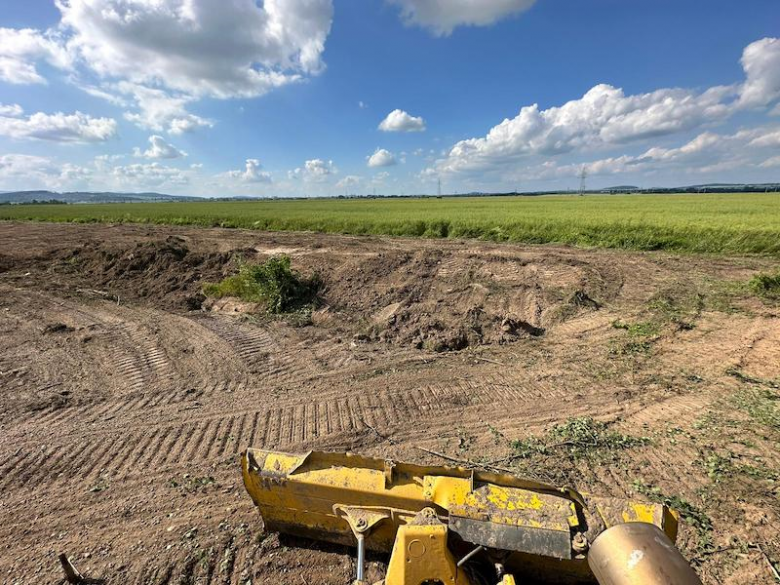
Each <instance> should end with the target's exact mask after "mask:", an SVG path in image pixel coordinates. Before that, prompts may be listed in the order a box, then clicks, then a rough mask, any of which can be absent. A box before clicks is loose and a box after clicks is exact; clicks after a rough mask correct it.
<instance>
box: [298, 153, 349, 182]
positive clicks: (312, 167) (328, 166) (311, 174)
mask: <svg viewBox="0 0 780 585" xmlns="http://www.w3.org/2000/svg"><path fill="white" fill-rule="evenodd" d="M336 173H338V169H336V167H335V166H334V164H333V161H332V160H329V161H325V160H322V159H320V158H315V159H311V160H307V161H306V162H305V163H304V165H303V167H298V168H296V169H294V170H292V171H289V172H288V173H287V176H288V177H289V178H290V179H303V180H304V181H306V182H308V183H322V182H325V181H327V180H328V179H329V177H330V176H331V175H335V174H336Z"/></svg>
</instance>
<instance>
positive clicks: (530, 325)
mask: <svg viewBox="0 0 780 585" xmlns="http://www.w3.org/2000/svg"><path fill="white" fill-rule="evenodd" d="M536 260H537V261H534V262H531V261H529V260H528V259H524V258H506V257H496V258H493V259H491V260H490V261H488V262H485V260H484V258H481V257H480V258H475V257H469V256H468V255H466V256H464V255H462V254H461V255H454V254H452V253H447V252H444V251H439V250H422V251H415V252H408V251H399V252H396V251H390V252H385V253H381V254H378V255H376V256H374V257H369V258H363V259H361V260H360V261H357V262H355V261H353V262H349V263H346V264H345V265H344V266H342V267H341V268H339V269H338V270H337V271H336V272H335V273H333V274H330V275H323V278H324V281H325V283H326V288H325V291H324V294H323V298H324V301H325V303H326V305H327V306H328V310H329V311H334V312H337V313H340V314H343V315H345V316H346V317H347V318H348V319H351V320H352V322H353V323H354V324H355V327H356V332H355V334H354V335H355V341H357V342H368V341H384V342H387V343H400V344H405V345H412V346H414V347H416V348H418V349H429V350H433V351H437V352H441V351H452V350H460V349H464V348H466V347H470V346H476V345H494V344H506V343H512V342H514V341H517V340H519V339H523V338H529V337H540V336H542V335H544V333H545V330H546V329H548V328H549V327H551V326H553V325H554V324H555V323H557V322H560V321H562V320H564V319H567V318H570V317H573V316H576V315H578V314H581V313H582V312H584V311H595V310H598V309H599V308H600V303H599V302H598V301H595V300H594V299H593V298H592V297H591V295H593V296H596V295H598V296H602V295H609V294H610V292H609V291H608V290H606V288H605V287H603V286H602V285H601V278H600V274H598V271H597V270H596V269H595V268H594V267H592V266H591V267H588V266H572V265H570V264H569V263H561V262H560V261H559V260H557V259H555V258H554V257H550V258H541V259H536ZM591 273H594V274H591ZM582 287H586V288H588V289H589V291H590V292H586V291H585V290H583V288H582ZM591 289H592V291H591Z"/></svg>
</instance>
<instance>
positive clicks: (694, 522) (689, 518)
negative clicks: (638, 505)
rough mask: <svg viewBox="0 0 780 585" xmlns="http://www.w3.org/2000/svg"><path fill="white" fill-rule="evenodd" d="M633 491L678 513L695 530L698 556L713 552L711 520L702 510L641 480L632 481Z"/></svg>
mask: <svg viewBox="0 0 780 585" xmlns="http://www.w3.org/2000/svg"><path fill="white" fill-rule="evenodd" d="M634 490H635V491H636V492H638V493H640V494H642V495H643V496H645V497H646V498H648V499H649V500H651V501H653V502H657V503H659V504H664V505H665V506H668V507H669V508H672V509H673V510H676V511H677V512H679V514H680V516H681V517H682V519H683V520H685V521H686V522H687V523H688V524H690V525H691V526H692V527H693V528H694V529H695V530H696V533H697V535H698V540H697V543H696V548H697V552H698V553H699V554H706V553H708V552H712V550H714V548H715V545H714V543H713V539H712V531H713V528H712V519H711V518H710V517H709V516H708V515H707V513H706V512H705V511H704V510H702V509H701V508H699V507H698V506H696V505H695V504H692V503H691V502H689V501H688V500H686V499H685V498H682V497H680V496H669V495H666V494H664V493H663V492H662V491H661V489H660V488H658V487H655V486H650V485H647V484H646V483H645V482H643V481H642V480H636V481H634Z"/></svg>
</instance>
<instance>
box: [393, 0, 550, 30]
mask: <svg viewBox="0 0 780 585" xmlns="http://www.w3.org/2000/svg"><path fill="white" fill-rule="evenodd" d="M389 2H390V3H392V4H396V5H398V6H399V7H400V8H401V18H402V19H403V21H404V22H405V23H406V24H409V25H417V26H421V27H424V28H427V29H429V30H431V31H432V32H433V33H434V34H436V35H439V36H446V35H449V34H451V33H452V31H453V30H454V29H455V28H456V27H458V26H464V25H466V26H487V25H490V24H493V23H495V22H498V21H499V20H501V19H503V18H506V17H508V16H512V15H516V14H520V13H521V12H525V11H526V10H528V9H529V8H531V6H533V5H534V4H535V2H536V0H446V1H445V0H389Z"/></svg>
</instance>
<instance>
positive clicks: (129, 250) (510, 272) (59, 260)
mask: <svg viewBox="0 0 780 585" xmlns="http://www.w3.org/2000/svg"><path fill="white" fill-rule="evenodd" d="M275 253H277V251H275V250H273V249H271V250H262V249H260V250H258V249H257V248H254V247H242V248H235V249H231V250H228V251H220V252H214V251H210V252H207V251H196V250H193V249H191V248H190V245H189V244H188V239H187V238H184V237H178V236H168V237H166V238H164V239H150V240H148V241H145V242H135V243H127V244H120V245H117V244H116V243H114V242H110V241H108V242H95V241H92V242H87V243H85V244H81V245H79V246H76V247H64V248H56V249H53V250H50V251H47V252H46V253H44V254H41V255H38V256H35V257H33V258H32V259H28V260H25V261H21V262H19V261H17V262H15V261H14V259H13V258H0V269H3V270H6V271H7V270H11V269H14V268H16V269H17V270H23V269H26V268H30V269H34V270H36V271H37V272H41V273H45V274H47V275H48V276H49V277H50V278H51V282H50V283H46V282H43V283H42V285H43V286H44V287H45V288H48V289H55V288H58V287H62V286H65V287H66V290H70V291H71V292H73V293H74V294H79V293H84V292H87V293H89V292H91V293H93V294H98V295H102V296H105V297H107V298H112V299H116V300H118V301H119V302H121V301H122V300H125V301H148V302H153V303H154V304H155V305H156V306H159V307H165V308H169V309H173V310H182V311H193V310H199V309H201V308H202V307H203V303H204V301H205V300H206V297H205V296H204V295H203V292H202V288H203V285H204V284H205V283H207V282H218V281H219V280H221V279H222V278H224V277H225V276H227V275H230V274H232V273H235V272H236V270H237V268H238V262H239V261H243V262H249V263H252V262H260V261H262V260H263V259H265V258H267V257H269V256H272V255H274V254H275ZM278 253H284V250H282V251H279V252H278ZM295 260H296V262H295V264H296V268H298V269H299V270H302V271H304V272H316V273H318V274H320V276H321V278H322V280H323V283H324V287H323V289H322V291H321V295H320V297H321V298H320V301H321V305H322V306H321V308H320V309H319V310H318V312H317V313H316V314H315V315H314V320H315V321H317V322H320V323H322V322H328V321H329V320H330V321H333V320H334V319H335V320H337V321H338V323H339V326H340V327H341V328H342V329H343V331H342V332H343V334H345V335H351V336H352V338H353V339H354V340H355V341H356V342H359V343H364V342H376V341H378V342H382V343H390V344H400V345H409V346H411V347H414V348H416V349H426V350H433V351H437V352H441V351H451V350H461V349H465V348H467V347H478V346H483V345H493V344H508V343H513V342H515V341H517V340H518V339H523V338H529V337H539V336H542V335H544V334H545V332H546V330H547V329H548V328H550V327H552V326H554V325H555V324H556V323H560V322H562V321H564V320H566V319H570V318H573V317H576V316H578V315H579V314H581V313H582V312H587V311H595V310H598V309H599V308H600V307H601V306H602V304H603V303H605V302H609V301H610V300H611V298H612V297H613V296H614V294H615V289H614V287H613V289H611V290H610V288H609V286H608V285H605V283H604V281H603V275H602V274H600V273H599V271H598V268H594V267H593V266H589V265H588V264H587V263H582V262H577V261H574V260H572V259H565V260H562V259H561V258H560V257H557V256H556V255H555V254H551V255H549V256H548V255H538V256H536V257H528V258H523V257H520V258H518V257H512V256H507V255H501V254H495V255H493V256H489V257H487V258H486V257H484V256H483V255H481V254H478V253H475V254H466V255H465V257H459V258H457V259H455V258H453V256H452V254H450V253H447V252H445V251H442V250H437V249H425V250H416V251H409V250H388V251H381V252H377V253H375V254H369V255H366V256H363V257H360V258H358V259H356V260H355V261H351V262H347V263H345V264H344V265H342V266H339V267H338V268H337V269H336V270H332V266H331V263H330V262H329V259H326V258H323V255H321V254H310V255H298V256H297V257H296V258H295ZM323 260H324V261H323ZM600 268H601V267H600ZM228 305H229V307H230V310H231V312H234V313H235V312H242V313H243V312H247V311H249V312H252V311H258V310H260V309H261V308H259V307H256V306H252V305H245V304H244V305H242V304H240V303H228ZM219 306H220V307H221V308H222V309H224V307H225V303H222V304H220V305H219ZM207 307H208V308H211V307H212V304H208V305H207Z"/></svg>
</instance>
